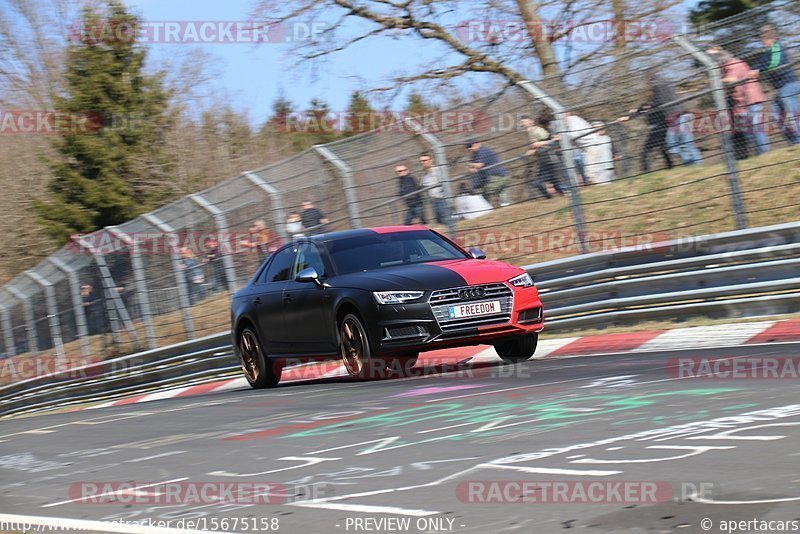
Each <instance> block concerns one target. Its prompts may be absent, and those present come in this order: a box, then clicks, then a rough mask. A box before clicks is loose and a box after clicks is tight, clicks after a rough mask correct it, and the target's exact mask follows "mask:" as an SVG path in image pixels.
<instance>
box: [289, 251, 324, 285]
mask: <svg viewBox="0 0 800 534" xmlns="http://www.w3.org/2000/svg"><path fill="white" fill-rule="evenodd" d="M309 267H313V268H314V270H316V271H317V274H319V276H320V278H324V277H325V276H326V274H325V262H324V261H323V260H322V255H321V254H320V252H319V249H317V247H316V246H315V245H313V244H311V243H303V244H302V245H300V246H299V247H298V249H297V256H295V260H294V266H293V267H292V275H291V279H292V280H294V278H295V277H296V276H297V274H298V273H300V271H302V270H304V269H308V268H309Z"/></svg>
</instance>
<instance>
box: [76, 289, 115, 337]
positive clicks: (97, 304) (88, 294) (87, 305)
mask: <svg viewBox="0 0 800 534" xmlns="http://www.w3.org/2000/svg"><path fill="white" fill-rule="evenodd" d="M103 304H104V303H103V298H102V296H101V295H98V294H97V292H95V290H94V286H93V285H92V284H83V285H82V286H81V306H83V314H84V315H85V316H86V330H87V331H88V333H89V335H90V336H94V335H97V334H102V333H104V332H107V331H108V328H107V324H106V314H105V310H104V309H103Z"/></svg>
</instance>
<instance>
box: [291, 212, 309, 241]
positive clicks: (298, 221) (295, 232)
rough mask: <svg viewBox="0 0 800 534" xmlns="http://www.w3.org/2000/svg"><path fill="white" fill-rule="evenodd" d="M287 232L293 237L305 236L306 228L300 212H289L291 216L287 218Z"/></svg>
mask: <svg viewBox="0 0 800 534" xmlns="http://www.w3.org/2000/svg"><path fill="white" fill-rule="evenodd" d="M286 233H287V234H289V235H290V236H292V239H297V238H298V237H305V235H306V234H305V228H304V227H303V221H302V218H301V217H300V214H299V213H290V214H289V218H288V219H286Z"/></svg>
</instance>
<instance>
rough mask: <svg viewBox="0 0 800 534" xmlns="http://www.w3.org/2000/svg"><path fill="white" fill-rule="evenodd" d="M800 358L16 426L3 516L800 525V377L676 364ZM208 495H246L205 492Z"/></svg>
mask: <svg viewBox="0 0 800 534" xmlns="http://www.w3.org/2000/svg"><path fill="white" fill-rule="evenodd" d="M799 349H800V344H797V343H794V344H790V343H785V344H773V345H759V346H744V347H735V348H721V349H703V350H695V351H682V352H678V351H672V352H661V353H639V354H618V355H603V356H589V357H579V358H565V359H543V360H532V361H530V362H526V363H524V364H518V365H514V366H511V365H496V366H486V367H479V368H471V367H469V362H465V364H464V366H463V368H462V369H460V370H457V371H451V372H448V373H445V374H439V375H435V374H433V373H432V371H434V369H426V368H424V367H423V368H422V369H421V370H420V371H419V372H420V374H424V375H426V376H416V377H410V378H390V379H385V380H379V381H354V380H350V379H335V380H316V381H308V382H302V383H295V384H287V385H284V386H280V387H278V388H276V389H273V390H265V391H252V390H239V391H230V392H226V393H223V394H218V395H213V396H200V397H193V398H175V399H169V400H163V401H155V402H150V403H146V404H142V405H129V406H117V407H110V408H104V409H99V410H88V411H80V412H70V413H60V414H53V415H42V416H34V417H27V418H20V419H13V420H6V421H2V422H0V475H1V477H0V512H2V513H3V514H14V515H24V516H37V517H50V518H72V519H84V520H105V521H117V522H120V521H123V520H124V521H127V522H129V523H128V524H137V523H136V522H138V524H140V525H141V524H149V525H154V524H156V525H158V524H159V523H157V522H158V521H163V522H164V523H161V524H160V525H161V526H169V527H172V528H181V527H183V528H185V527H191V528H194V529H201V530H202V529H204V530H227V531H240V532H268V531H274V527H278V531H279V532H286V533H295V532H297V533H299V532H304V533H305V532H308V533H315V532H320V533H327V532H332V533H338V532H342V533H344V532H414V533H416V532H456V533H460V534H467V533H488V532H510V531H519V532H536V533H538V532H542V533H548V532H559V531H562V530H566V529H581V530H580V532H586V533H595V532H621V531H624V532H728V531H735V532H762V531H772V532H790V531H796V530H798V529H800V448H799V447H798V444H800V395H798V393H800V384H799V382H800V381H798V380H797V379H796V378H795V379H791V378H784V379H777V380H776V379H747V378H742V379H727V378H724V377H719V376H718V377H715V378H693V377H691V376H689V377H686V376H683V377H681V376H679V373H678V371H677V367H676V365H677V364H676V359H678V358H735V359H746V358H756V357H758V358H761V357H767V358H778V357H787V358H788V357H796V356H798V350H799ZM748 361H750V360H748ZM745 414H746V415H745ZM132 481H135V482H136V483H137V484H138V485H139V488H138V489H137V490H135V491H121V490H120V488H124V487H128V486H121V484H123V483H126V482H132ZM163 482H168V483H169V484H171V485H173V486H174V487H180V488H181V490H180V492H179V493H174V494H172V496H169V495H167V494H165V493H164V492H162V491H160V490H159V488H162V486H158V485H155V484H156V483H163ZM537 482H538V483H537ZM204 483H208V484H207V485H206V487H209V486H210V487H214V488H219V487H224V485H225V484H228V487H231V486H232V485H233V484H239V486H236V487H237V488H239V489H238V490H236V491H239V493H238V494H237V493H234V498H233V499H230V498H229V497H230V496H229V495H228V497H225V500H226V501H227V502H219V501H218V500H217V498H216V497H214V496H213V495H212V496H209V495H205V496H204V495H199V493H198V491H195V492H194V494H191V493H190V491H191V489H194V490H197V488H199V487H202V486H203V484H204ZM253 483H256V484H255V485H254V484H253ZM522 483H525V485H523V484H522ZM104 484H105V485H104ZM268 484H269V485H268ZM143 486H146V487H143ZM254 487H256V488H261V490H260V493H259V492H257V494H256V495H255V496H253V495H252V492H251V493H250V494H247V495H246V493H247V491H249V490H247V489H246V488H254ZM109 488H111V489H109ZM243 488H244V489H243ZM264 488H268V489H266V490H265V489H264ZM521 488H524V491H523V490H522V489H521ZM220 495H224V492H223V493H221V494H220ZM220 498H222V497H220ZM231 500H233V501H235V502H230V501H231ZM254 501H258V502H254ZM267 501H269V502H267ZM542 501H544V502H542ZM179 520H183V522H182V523H179ZM189 520H192V521H194V523H190V522H189ZM223 520H225V522H224V523H223ZM793 520H794V521H799V522H798V523H796V525H798V526H797V528H792V523H791V521H793ZM167 521H169V523H166V522H167ZM733 521H737V522H740V523H736V524H732V523H729V522H733ZM760 521H763V522H766V521H773V523H770V524H767V523H758V522H760ZM744 522H746V523H744ZM701 525H702V526H701ZM765 525H766V526H771V527H775V528H772V529H771V530H767V529H761V528H760V527H761V526H765ZM732 526H733V527H735V528H736V530H731V527H732ZM704 527H708V528H704ZM740 527H744V528H740ZM777 527H784V528H783V529H779V528H777ZM270 529H273V530H270ZM1 530H2V529H1V528H0V531H1Z"/></svg>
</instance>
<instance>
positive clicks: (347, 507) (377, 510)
mask: <svg viewBox="0 0 800 534" xmlns="http://www.w3.org/2000/svg"><path fill="white" fill-rule="evenodd" d="M293 504H294V505H295V506H302V507H303V508H325V509H329V510H342V511H344V512H361V513H364V514H392V515H410V516H413V517H425V516H428V515H436V514H441V513H442V512H436V511H432V510H414V509H410V508H398V507H396V506H373V505H369V504H343V503H327V502H316V503H314V502H310V503H303V502H296V503H293Z"/></svg>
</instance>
